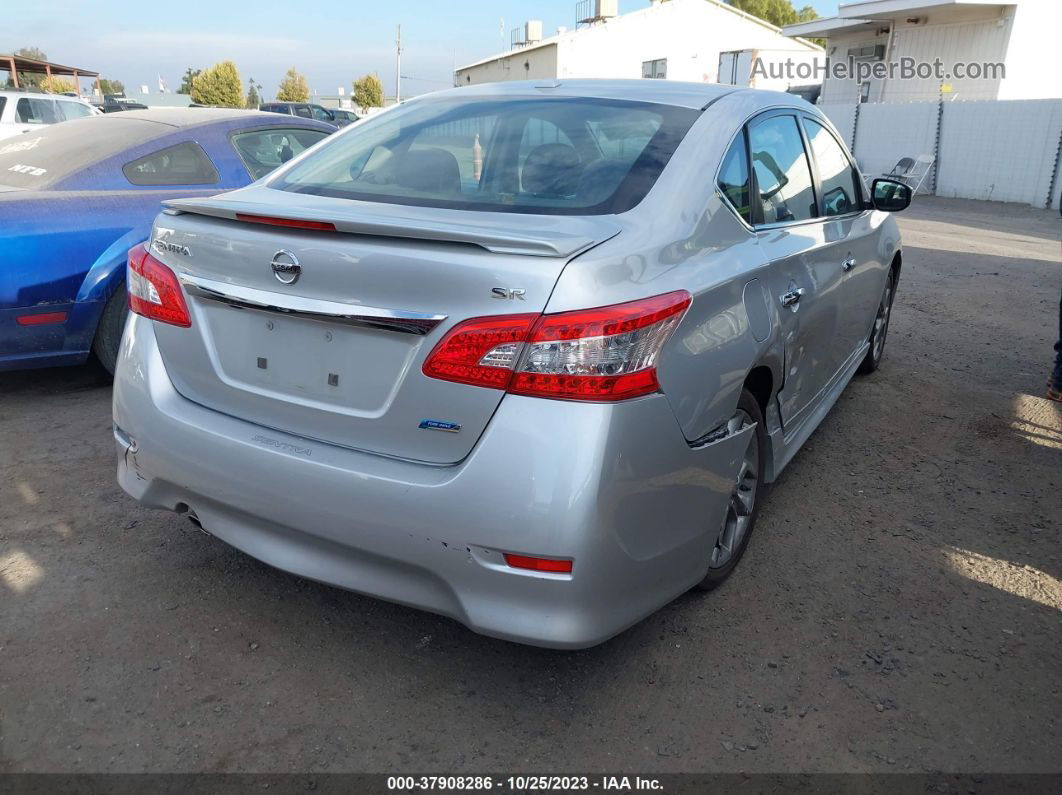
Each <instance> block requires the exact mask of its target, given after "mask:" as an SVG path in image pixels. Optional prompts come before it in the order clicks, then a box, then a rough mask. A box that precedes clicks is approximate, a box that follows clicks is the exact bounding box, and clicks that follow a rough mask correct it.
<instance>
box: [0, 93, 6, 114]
mask: <svg viewBox="0 0 1062 795" xmlns="http://www.w3.org/2000/svg"><path fill="white" fill-rule="evenodd" d="M6 106H7V97H0V118H2V117H3V115H4V108H5V107H6Z"/></svg>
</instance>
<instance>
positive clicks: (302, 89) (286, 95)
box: [277, 66, 310, 102]
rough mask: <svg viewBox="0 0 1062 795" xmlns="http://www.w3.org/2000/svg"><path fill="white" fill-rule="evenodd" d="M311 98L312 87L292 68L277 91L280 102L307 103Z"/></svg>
mask: <svg viewBox="0 0 1062 795" xmlns="http://www.w3.org/2000/svg"><path fill="white" fill-rule="evenodd" d="M309 98H310V86H309V85H308V84H307V83H306V78H305V77H303V76H302V75H300V74H299V73H298V72H297V71H295V67H294V66H293V67H291V68H290V69H289V70H288V72H287V74H286V75H284V79H283V80H281V81H280V87H279V88H278V89H277V99H278V100H279V101H280V102H306V101H307V100H309Z"/></svg>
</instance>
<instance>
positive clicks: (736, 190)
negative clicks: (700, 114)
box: [719, 134, 752, 224]
mask: <svg viewBox="0 0 1062 795" xmlns="http://www.w3.org/2000/svg"><path fill="white" fill-rule="evenodd" d="M749 182H750V180H749V158H748V153H747V152H746V151H745V136H744V135H743V134H742V135H739V136H738V137H737V138H736V139H735V140H734V143H732V144H731V145H730V149H728V150H727V153H726V155H725V156H724V157H723V165H722V166H721V167H720V169H719V190H720V192H721V193H722V194H723V195H724V196H725V197H726V198H727V201H729V202H730V204H731V205H733V207H734V210H735V211H736V212H737V214H738V215H740V216H741V217H742V218H744V219H745V222H746V223H748V224H751V223H752V204H751V203H750V201H749V199H750V197H751V191H750V186H749Z"/></svg>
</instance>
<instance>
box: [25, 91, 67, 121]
mask: <svg viewBox="0 0 1062 795" xmlns="http://www.w3.org/2000/svg"><path fill="white" fill-rule="evenodd" d="M15 117H16V119H17V120H18V121H20V122H22V123H23V124H57V123H58V122H61V121H63V118H62V117H61V116H60V115H59V112H58V111H57V110H56V107H55V100H54V99H37V98H36V97H22V98H21V99H19V101H18V104H17V105H16V106H15Z"/></svg>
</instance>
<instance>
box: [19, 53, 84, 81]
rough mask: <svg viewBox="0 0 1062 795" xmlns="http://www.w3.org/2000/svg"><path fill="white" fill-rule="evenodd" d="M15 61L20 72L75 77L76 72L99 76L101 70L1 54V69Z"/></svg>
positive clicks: (77, 73) (79, 74)
mask: <svg viewBox="0 0 1062 795" xmlns="http://www.w3.org/2000/svg"><path fill="white" fill-rule="evenodd" d="M12 63H14V65H15V71H18V72H32V73H34V74H42V75H43V74H48V72H49V71H51V73H52V74H53V75H69V76H70V77H73V76H74V75H75V74H76V75H77V76H78V77H99V74H100V73H99V72H93V71H92V70H91V69H80V68H78V67H76V66H63V65H62V64H57V63H52V62H51V61H38V60H37V59H36V58H27V57H26V56H24V55H2V54H0V69H4V70H5V71H6V70H7V69H9V68H10V66H11V64H12Z"/></svg>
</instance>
